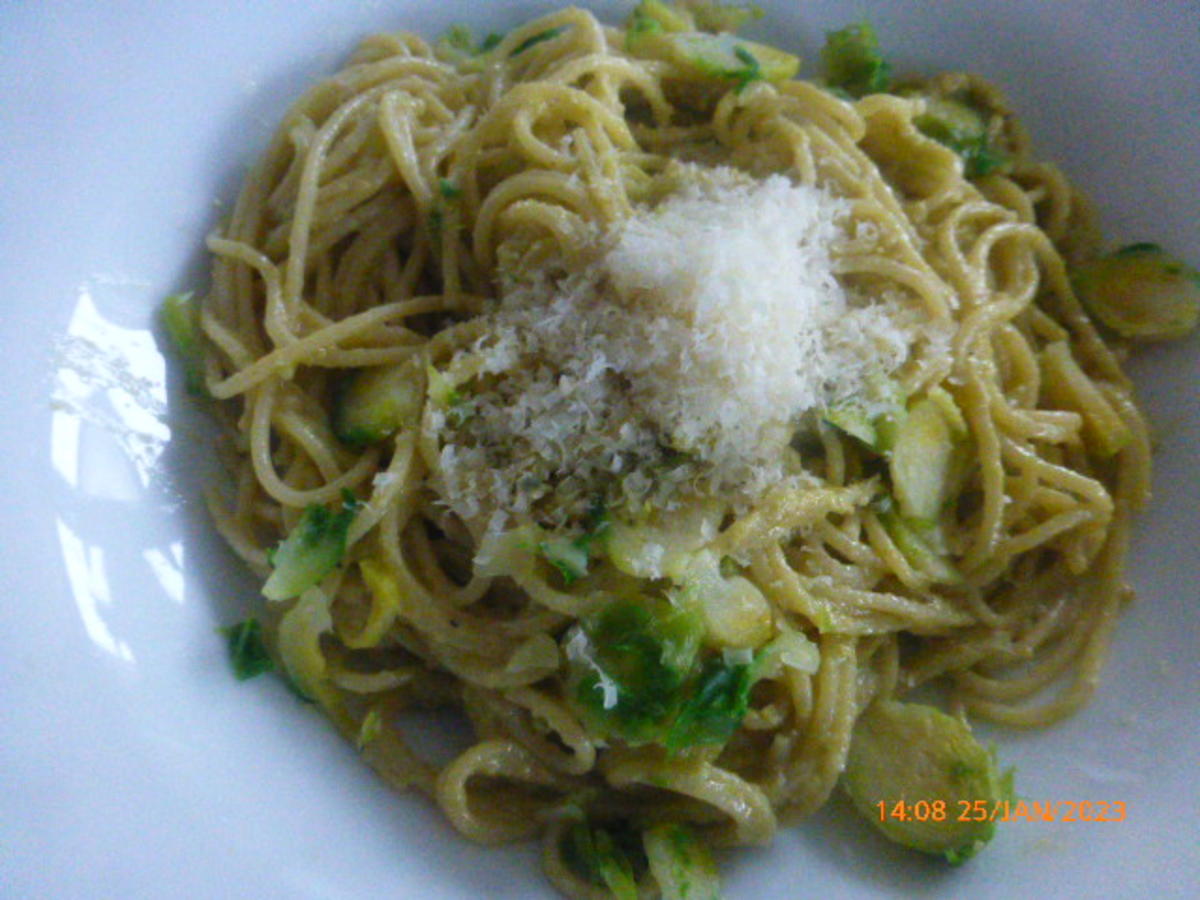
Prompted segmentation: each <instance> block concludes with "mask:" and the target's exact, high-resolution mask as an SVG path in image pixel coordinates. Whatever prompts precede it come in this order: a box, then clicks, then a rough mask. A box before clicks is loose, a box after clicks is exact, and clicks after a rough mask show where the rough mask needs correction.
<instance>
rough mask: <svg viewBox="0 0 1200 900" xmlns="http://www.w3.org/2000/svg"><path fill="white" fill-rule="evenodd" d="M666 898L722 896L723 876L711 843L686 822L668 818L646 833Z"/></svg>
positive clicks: (692, 899)
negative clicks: (680, 823)
mask: <svg viewBox="0 0 1200 900" xmlns="http://www.w3.org/2000/svg"><path fill="white" fill-rule="evenodd" d="M642 843H643V846H644V847H645V850H646V859H647V861H648V862H649V863H650V874H651V875H652V876H654V880H655V881H656V882H658V887H659V890H660V891H662V896H663V900H720V897H721V878H720V875H718V873H717V864H716V862H714V860H713V857H712V853H710V852H709V849H708V846H707V845H706V844H705V843H704V842H703V841H702V840H701V839H700V838H699V837H697V835H696V833H695V832H694V831H693V830H692V829H691V828H688V827H687V826H686V825H679V824H676V823H674V822H667V823H664V824H661V825H654V826H653V827H651V828H648V829H646V832H645V833H644V834H643V835H642Z"/></svg>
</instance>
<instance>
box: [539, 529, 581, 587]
mask: <svg viewBox="0 0 1200 900" xmlns="http://www.w3.org/2000/svg"><path fill="white" fill-rule="evenodd" d="M538 549H540V550H541V551H542V555H543V556H544V557H546V559H547V560H549V561H550V564H551V565H553V566H554V568H556V569H558V572H559V574H560V575H562V577H563V581H565V582H566V583H567V584H571V583H572V582H575V581H577V580H578V579H580V578H582V577H583V576H584V575H586V574H587V570H588V548H587V544H585V543H582V538H575V539H571V538H554V539H553V540H549V541H542V542H541V543H540V544H539V545H538Z"/></svg>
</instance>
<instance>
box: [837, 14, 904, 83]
mask: <svg viewBox="0 0 1200 900" xmlns="http://www.w3.org/2000/svg"><path fill="white" fill-rule="evenodd" d="M821 59H822V60H823V61H824V63H825V81H826V82H827V83H828V84H829V85H830V86H831V87H834V88H837V89H839V90H843V91H845V92H846V93H847V94H849V95H850V96H851V97H856V98H857V97H864V96H866V95H867V94H878V93H882V92H884V91H886V90H887V89H888V87H889V86H890V85H891V81H892V67H891V64H890V63H889V62H888V61H887V60H886V59H884V57H883V53H882V52H881V51H880V49H879V39H878V38H877V37H876V36H875V29H874V28H872V27H871V25H870V23H868V22H859V23H857V24H854V25H847V26H846V27H845V28H841V29H839V30H837V31H830V32H828V33H827V34H826V35H825V46H824V47H823V48H822V50H821Z"/></svg>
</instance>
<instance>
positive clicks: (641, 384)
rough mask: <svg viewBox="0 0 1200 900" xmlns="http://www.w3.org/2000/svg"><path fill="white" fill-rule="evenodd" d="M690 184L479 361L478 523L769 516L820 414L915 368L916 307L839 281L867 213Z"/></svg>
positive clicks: (448, 469)
mask: <svg viewBox="0 0 1200 900" xmlns="http://www.w3.org/2000/svg"><path fill="white" fill-rule="evenodd" d="M680 168H681V169H682V170H684V172H685V174H686V175H687V176H688V177H687V178H686V179H685V184H684V186H683V187H682V188H680V189H679V190H677V191H676V192H675V193H673V194H671V195H670V196H668V197H667V198H666V199H664V200H663V201H662V202H660V203H659V204H658V205H657V206H655V207H653V208H646V209H642V210H639V211H638V212H637V213H635V214H634V215H633V216H632V217H630V218H629V219H627V220H625V221H624V222H623V223H621V224H620V225H618V226H617V227H615V228H614V229H612V230H611V231H610V232H608V233H605V234H601V235H598V236H597V238H596V241H595V246H594V247H593V248H591V252H590V253H589V254H584V255H583V257H584V258H588V259H590V262H589V263H588V264H586V265H585V264H576V266H575V267H574V269H573V270H572V269H571V268H569V267H566V266H565V265H564V264H563V263H561V262H559V263H557V264H555V265H550V264H547V265H546V266H544V267H543V268H540V269H539V270H538V271H536V272H531V273H523V274H522V275H521V277H520V278H517V279H513V280H511V282H510V283H509V284H508V285H507V286H506V288H505V290H504V291H503V293H502V297H501V300H500V302H499V303H498V305H497V307H496V309H495V310H493V311H492V312H490V313H489V314H488V315H489V316H490V319H491V322H490V325H491V327H490V328H489V330H488V333H487V335H486V336H485V337H484V338H482V339H480V340H479V341H478V342H477V343H476V344H475V345H474V346H473V347H472V348H470V349H469V350H466V351H463V352H464V353H468V354H474V355H476V356H477V357H478V359H477V360H475V361H474V362H475V365H474V366H473V367H471V368H473V369H474V370H475V371H478V372H480V373H481V374H479V375H478V376H476V378H475V380H474V382H473V383H471V384H468V385H465V386H464V390H463V393H464V394H466V395H468V396H469V397H470V399H469V401H467V406H466V408H465V410H464V414H462V415H459V416H456V417H454V420H453V422H452V421H451V419H450V418H449V417H443V420H442V422H441V428H442V445H443V446H442V451H441V453H442V458H441V464H442V471H443V475H444V478H445V481H446V485H445V487H446V490H447V493H448V497H449V500H450V502H451V505H452V506H453V507H454V508H455V510H456V511H457V512H459V513H460V514H461V515H464V516H466V517H468V518H472V519H474V518H477V517H479V516H481V515H488V516H493V515H494V514H495V513H496V512H497V511H501V512H507V513H515V514H526V513H531V512H533V513H536V514H538V515H539V516H540V517H541V518H543V519H547V518H549V519H551V520H554V522H555V524H562V523H563V522H565V521H566V520H568V519H570V518H572V517H577V516H579V515H581V514H582V512H583V511H584V510H585V509H586V507H587V506H588V505H589V504H590V503H591V502H594V499H595V498H596V497H597V496H598V495H603V496H606V497H607V499H608V500H609V502H614V501H615V502H618V503H626V504H634V503H644V502H647V501H648V502H652V503H655V504H659V505H666V506H670V505H671V498H672V497H673V496H675V495H677V494H678V493H679V492H680V491H681V490H684V489H687V490H694V491H722V492H728V493H731V495H732V496H734V497H735V498H737V499H740V500H742V501H748V500H751V499H753V497H754V496H755V495H757V494H758V493H760V492H761V491H762V490H763V489H765V488H766V487H767V486H768V485H770V484H771V483H773V482H775V481H777V480H778V479H780V478H781V477H783V460H784V449H785V447H786V445H787V444H788V442H789V441H790V439H791V437H792V435H793V433H794V431H795V429H796V427H797V424H798V421H799V419H800V417H801V416H802V415H803V414H804V413H805V412H807V411H809V410H811V409H814V408H818V407H822V406H825V405H827V404H830V403H836V402H839V401H842V400H845V399H847V398H850V397H853V396H855V395H856V394H858V393H860V392H861V391H862V390H863V388H864V385H865V383H866V381H867V379H868V378H870V377H876V378H877V377H878V376H879V375H880V374H886V373H889V372H891V371H893V370H894V369H895V368H896V367H897V366H899V365H900V364H901V363H902V362H903V361H904V360H905V359H906V357H907V355H908V352H909V347H910V345H911V343H912V342H913V340H914V337H915V330H914V326H912V325H911V324H906V323H905V322H904V320H903V315H904V314H903V312H902V310H901V309H900V307H899V305H898V304H896V303H894V302H893V303H887V302H885V303H876V304H873V305H870V304H864V303H862V302H861V301H859V300H852V299H851V298H850V297H848V295H847V293H846V292H845V290H844V289H843V288H842V286H841V285H839V283H838V281H837V279H836V278H835V276H834V267H833V261H832V256H831V252H832V249H833V247H834V246H835V244H836V243H837V242H838V241H839V240H841V239H843V238H844V233H843V228H844V222H845V220H846V219H847V216H848V211H849V204H847V203H846V202H845V201H842V200H838V199H836V198H834V197H832V196H831V195H829V194H828V193H826V192H824V191H821V190H819V189H816V188H812V187H807V186H801V185H796V184H793V183H792V182H791V181H789V180H788V179H787V178H785V177H783V176H778V175H776V176H771V177H768V178H766V179H765V180H761V181H756V180H753V179H751V178H750V177H748V176H746V175H744V174H742V173H738V172H736V171H734V170H732V169H701V168H699V167H695V166H683V167H680ZM460 362H461V360H460ZM452 365H453V364H452Z"/></svg>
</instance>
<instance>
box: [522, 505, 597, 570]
mask: <svg viewBox="0 0 1200 900" xmlns="http://www.w3.org/2000/svg"><path fill="white" fill-rule="evenodd" d="M585 522H586V529H587V530H586V531H584V533H583V534H582V535H580V536H579V537H576V538H569V537H558V538H552V539H550V540H546V541H542V542H541V543H539V544H538V549H539V550H540V551H541V552H542V555H543V556H545V557H546V559H547V560H548V561H549V562H550V564H551V565H553V566H554V567H555V568H556V569H558V572H559V574H560V575H562V577H563V581H565V582H566V583H567V584H568V585H570V584H572V583H574V582H575V581H577V580H578V579H580V578H582V577H583V576H584V575H586V574H587V570H588V566H589V564H590V562H591V559H592V557H593V556H594V555H595V546H596V542H597V541H600V540H602V539H603V538H604V536H605V535H607V534H608V531H609V529H610V527H611V525H612V523H611V521H610V520H609V517H608V508H607V506H606V505H605V503H604V498H603V497H597V498H596V499H595V500H593V501H592V505H591V507H590V508H589V509H588V512H587V517H586V519H585Z"/></svg>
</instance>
